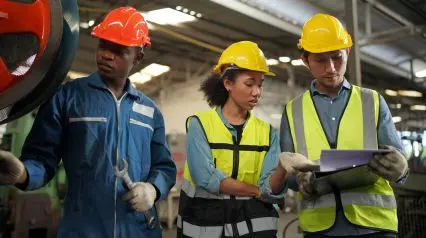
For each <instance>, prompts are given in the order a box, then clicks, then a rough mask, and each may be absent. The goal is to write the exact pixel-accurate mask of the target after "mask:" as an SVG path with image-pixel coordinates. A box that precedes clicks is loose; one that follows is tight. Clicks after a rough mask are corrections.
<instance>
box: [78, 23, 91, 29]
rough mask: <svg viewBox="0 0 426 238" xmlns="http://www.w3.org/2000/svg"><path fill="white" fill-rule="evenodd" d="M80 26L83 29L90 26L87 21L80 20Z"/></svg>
mask: <svg viewBox="0 0 426 238" xmlns="http://www.w3.org/2000/svg"><path fill="white" fill-rule="evenodd" d="M80 27H81V28H83V29H87V28H89V27H90V26H89V23H87V22H80Z"/></svg>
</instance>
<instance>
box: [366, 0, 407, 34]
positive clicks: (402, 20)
mask: <svg viewBox="0 0 426 238" xmlns="http://www.w3.org/2000/svg"><path fill="white" fill-rule="evenodd" d="M365 1H366V2H368V3H370V4H371V5H372V6H373V7H375V8H376V9H377V10H379V11H381V12H383V13H385V14H386V15H388V16H390V17H392V18H393V19H395V20H396V21H398V22H399V23H401V24H403V25H405V26H411V27H414V24H413V23H412V22H410V21H409V20H407V19H406V18H405V17H403V16H401V15H400V14H398V13H397V12H395V11H393V10H392V9H390V8H389V7H387V6H385V5H383V4H382V3H380V2H379V1H377V0H365Z"/></svg>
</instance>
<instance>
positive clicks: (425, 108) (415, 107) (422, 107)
mask: <svg viewBox="0 0 426 238" xmlns="http://www.w3.org/2000/svg"><path fill="white" fill-rule="evenodd" d="M410 109H411V110H413V111H426V106H425V105H413V106H411V107H410Z"/></svg>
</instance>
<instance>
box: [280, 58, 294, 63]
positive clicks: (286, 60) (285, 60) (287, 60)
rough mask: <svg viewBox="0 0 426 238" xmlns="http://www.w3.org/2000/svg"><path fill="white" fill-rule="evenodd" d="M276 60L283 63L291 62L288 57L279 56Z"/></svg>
mask: <svg viewBox="0 0 426 238" xmlns="http://www.w3.org/2000/svg"><path fill="white" fill-rule="evenodd" d="M278 60H279V61H281V62H283V63H288V62H290V61H291V59H290V57H287V56H281V57H280V58H278Z"/></svg>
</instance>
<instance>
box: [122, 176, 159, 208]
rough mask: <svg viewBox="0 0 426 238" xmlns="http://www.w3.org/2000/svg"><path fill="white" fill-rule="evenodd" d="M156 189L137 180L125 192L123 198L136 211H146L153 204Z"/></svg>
mask: <svg viewBox="0 0 426 238" xmlns="http://www.w3.org/2000/svg"><path fill="white" fill-rule="evenodd" d="M156 197H157V191H156V190H155V188H154V186H153V185H152V184H150V183H143V182H137V183H134V184H133V188H132V189H131V190H130V191H129V192H127V193H126V194H125V195H124V197H123V200H125V201H129V202H130V204H131V205H132V208H133V209H134V210H135V211H137V212H145V211H148V210H149V209H150V208H151V207H152V206H154V202H155V198H156Z"/></svg>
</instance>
